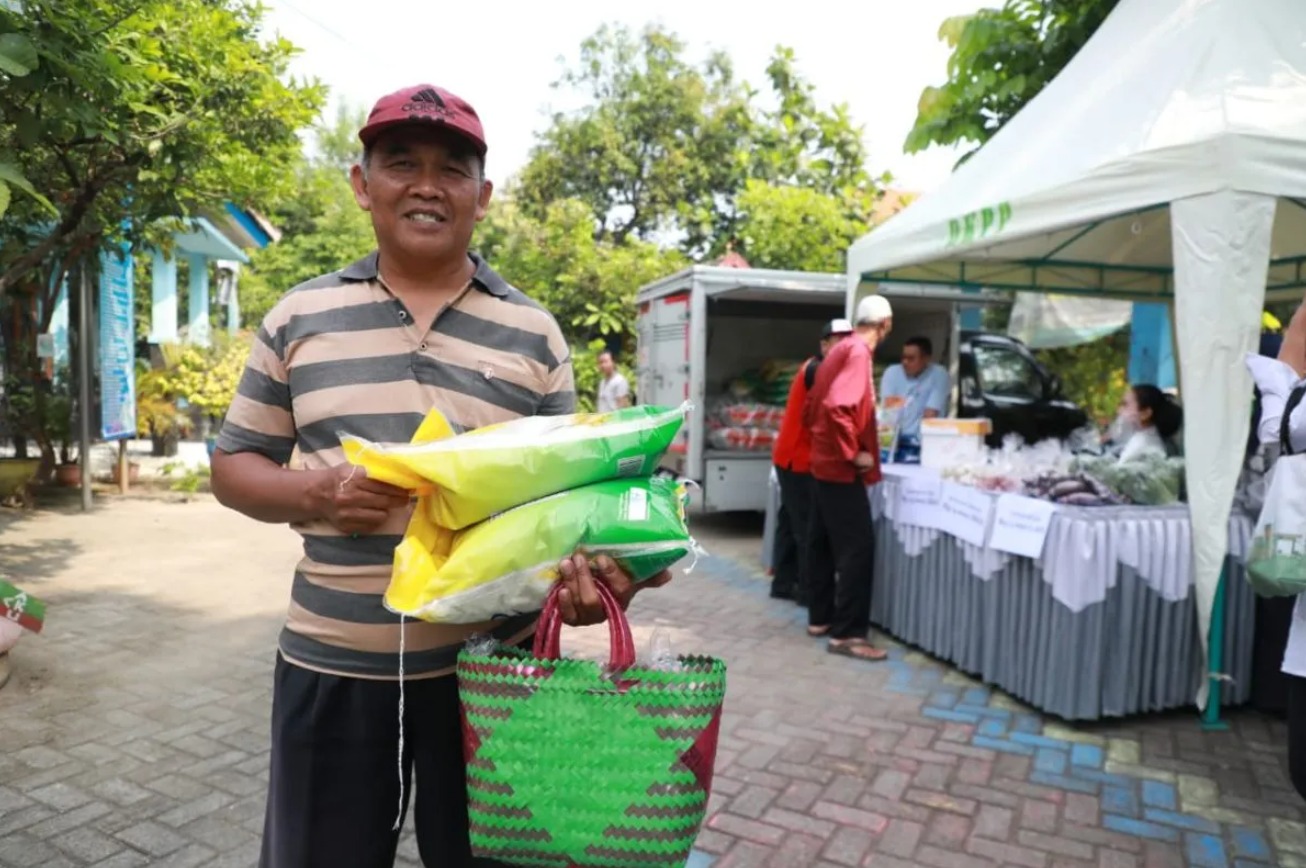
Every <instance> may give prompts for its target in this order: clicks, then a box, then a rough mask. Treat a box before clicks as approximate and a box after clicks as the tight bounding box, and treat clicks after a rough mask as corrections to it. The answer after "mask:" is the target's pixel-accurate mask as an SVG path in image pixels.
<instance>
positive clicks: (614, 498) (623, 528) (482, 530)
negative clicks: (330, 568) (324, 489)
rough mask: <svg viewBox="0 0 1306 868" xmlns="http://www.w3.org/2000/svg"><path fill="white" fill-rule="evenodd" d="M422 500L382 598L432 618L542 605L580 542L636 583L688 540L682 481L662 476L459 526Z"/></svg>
mask: <svg viewBox="0 0 1306 868" xmlns="http://www.w3.org/2000/svg"><path fill="white" fill-rule="evenodd" d="M422 500H423V501H425V500H426V499H425V498H423V499H422ZM423 505H424V504H423V502H419V503H418V507H417V509H416V510H415V511H414V513H413V518H412V521H411V523H410V524H409V526H408V532H407V533H406V534H405V535H404V539H403V541H402V542H401V543H400V544H399V547H398V548H397V549H396V550H395V561H394V573H393V576H392V578H391V580H390V586H389V588H388V589H387V590H386V593H385V604H386V607H387V608H389V609H391V610H392V611H395V612H398V613H401V614H404V615H408V616H410V617H413V618H420V619H422V620H424V621H432V622H435V623H444V624H475V623H480V622H483V621H489V620H492V619H495V618H500V617H510V616H513V615H520V614H525V613H529V612H537V611H539V609H540V607H541V606H542V605H543V604H544V599H545V597H546V596H547V595H548V592H549V587H550V585H552V584H553V583H554V582H555V581H557V579H558V570H557V567H558V563H559V562H560V561H561V560H562V559H563V558H565V557H568V556H570V555H572V554H573V553H575V552H577V551H582V552H585V553H586V554H587V555H590V556H592V557H597V556H599V555H607V556H609V557H611V558H612V559H613V560H615V561H616V562H617V564H618V565H620V566H621V568H622V569H623V570H625V571H626V573H627V574H628V575H629V576H630V577H631V578H632V579H634V580H635V581H636V582H642V581H645V580H646V579H650V578H652V577H653V576H655V575H657V574H658V573H660V572H662V571H663V570H665V569H668V568H669V567H671V565H672V564H674V563H676V562H677V561H679V560H680V559H681V558H683V557H685V556H686V555H687V554H689V553H690V552H691V551H692V550H693V547H694V544H693V542H692V541H691V540H690V537H689V528H688V526H687V525H686V521H685V489H684V487H683V485H681V484H680V483H678V482H676V481H674V480H671V479H666V478H663V477H660V476H659V477H653V478H649V479H615V480H609V481H607V482H599V483H596V484H594V485H587V486H583V487H581V488H577V489H574V490H572V491H565V492H563V493H561V494H556V495H553V496H551V497H546V498H544V499H542V500H537V501H535V502H533V503H528V504H526V505H524V506H519V507H517V508H515V509H510V510H508V511H507V512H504V513H503V514H501V515H498V516H495V517H494V518H492V519H489V520H488V521H483V522H481V523H479V524H475V525H472V526H471V527H468V528H464V529H463V530H457V531H454V530H448V529H446V528H442V527H440V526H439V525H438V524H436V523H435V522H434V521H433V520H432V518H431V516H430V514H429V511H427V510H424V509H423V508H422V507H423Z"/></svg>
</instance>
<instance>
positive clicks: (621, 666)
mask: <svg viewBox="0 0 1306 868" xmlns="http://www.w3.org/2000/svg"><path fill="white" fill-rule="evenodd" d="M594 587H595V588H597V589H598V592H599V601H600V602H601V603H602V604H603V612H604V614H606V615H607V616H608V640H609V643H610V646H609V647H610V650H609V654H608V666H609V668H611V669H613V670H614V671H620V670H625V669H629V668H630V667H631V666H634V665H635V639H634V637H633V636H632V635H631V632H630V621H628V620H626V613H625V612H624V611H622V609H621V604H620V603H618V602H617V598H616V597H614V596H613V595H612V589H611V588H609V587H608V586H607V583H605V582H604V581H603V580H602V579H596V580H595V581H594ZM561 593H562V583H561V582H556V583H555V584H554V585H553V587H552V588H551V589H550V590H549V596H548V598H547V599H546V600H545V601H544V609H543V610H542V611H541V613H540V623H539V626H538V627H536V629H535V656H536V657H537V658H539V659H541V660H557V659H558V658H559V657H561V656H562V609H561V607H560V605H559V603H558V595H559V594H561Z"/></svg>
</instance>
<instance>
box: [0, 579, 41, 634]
mask: <svg viewBox="0 0 1306 868" xmlns="http://www.w3.org/2000/svg"><path fill="white" fill-rule="evenodd" d="M0 618H6V619H8V620H10V621H15V622H17V624H18V626H20V627H22V628H24V629H26V630H31V631H32V632H33V633H40V632H41V627H42V626H44V624H45V603H42V602H41V601H40V600H38V599H37V598H36V597H33V596H32V595H31V594H28V593H27V592H26V591H20V590H19V589H18V588H16V587H14V586H13V585H11V584H9V583H8V582H6V581H4V580H3V579H0Z"/></svg>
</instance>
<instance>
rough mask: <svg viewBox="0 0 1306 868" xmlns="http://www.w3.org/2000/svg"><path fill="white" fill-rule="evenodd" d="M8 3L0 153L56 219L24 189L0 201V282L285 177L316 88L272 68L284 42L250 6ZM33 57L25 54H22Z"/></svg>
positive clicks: (282, 62)
mask: <svg viewBox="0 0 1306 868" xmlns="http://www.w3.org/2000/svg"><path fill="white" fill-rule="evenodd" d="M21 8H22V11H21V13H20V12H17V11H13V10H11V9H9V8H8V7H4V6H0V33H2V34H4V36H3V37H0V39H3V40H4V41H3V42H0V45H3V46H5V48H4V55H5V57H6V58H7V59H8V61H7V64H6V65H5V69H6V70H7V72H6V73H0V83H2V84H3V87H4V92H5V99H4V100H2V101H0V163H7V164H10V165H12V166H17V167H19V168H20V170H21V172H22V174H23V176H24V177H26V179H27V180H28V181H30V182H31V184H32V185H33V186H34V188H35V189H37V190H41V191H45V192H47V193H49V194H50V195H51V197H52V198H54V200H55V205H56V207H57V209H58V217H57V218H56V219H55V220H54V222H53V225H52V224H51V222H50V216H49V214H48V213H46V212H45V211H44V210H43V209H42V207H41V204H40V202H39V201H38V200H36V199H33V198H30V197H29V198H27V199H15V200H13V201H11V203H10V209H9V213H8V215H7V217H8V219H6V221H5V222H4V223H3V224H0V250H3V251H4V253H3V254H2V255H0V295H3V294H4V293H5V292H6V291H8V290H9V289H11V288H12V287H13V286H14V285H16V284H17V283H18V282H19V281H21V280H23V279H25V278H26V277H28V275H29V274H30V273H31V272H32V271H34V270H36V269H39V268H41V267H42V266H44V265H46V264H48V263H49V262H50V261H52V260H55V259H64V260H70V259H73V258H75V257H77V256H79V255H81V254H84V253H86V252H88V251H91V250H95V249H97V248H107V247H108V246H109V245H111V244H113V243H116V242H117V241H118V240H119V239H120V238H123V237H128V238H133V239H141V238H144V237H146V236H147V234H149V233H151V232H156V233H157V232H160V231H161V230H162V229H163V228H166V227H165V226H163V225H161V223H163V222H165V221H170V220H173V219H175V218H178V217H186V216H190V215H192V214H195V213H197V212H199V211H201V210H202V209H204V208H206V207H212V206H218V205H221V203H222V202H223V201H224V200H226V199H232V200H235V201H238V202H245V201H254V200H258V199H260V198H262V197H265V196H267V195H268V194H270V193H274V192H275V191H277V190H279V189H284V188H285V187H286V185H287V184H288V183H289V181H290V179H289V178H287V176H286V173H285V171H284V168H285V166H286V165H287V164H290V163H293V161H294V160H295V159H296V154H297V152H298V150H299V140H298V137H297V135H296V133H297V131H298V130H299V129H300V128H301V127H303V126H305V125H307V124H308V123H310V122H311V121H312V119H313V117H314V116H315V115H316V114H317V111H318V109H319V107H320V105H321V102H322V95H323V92H322V89H321V88H320V87H318V86H316V85H297V84H295V83H292V82H288V81H287V80H286V72H287V68H288V64H289V61H290V58H291V56H292V54H293V49H292V46H291V45H290V44H289V43H288V42H286V41H284V40H275V41H271V42H266V43H265V42H261V41H260V40H259V33H258V27H259V23H260V18H261V15H262V8H261V7H259V6H258V5H257V4H254V3H250V2H246V0H130V2H129V0H82V2H77V3H66V2H60V0H27V2H25V3H24V4H22V7H21ZM18 45H23V46H29V47H30V50H28V51H27V52H26V53H25V54H24V53H23V51H19V52H18V58H19V61H20V65H21V66H22V69H23V70H25V71H26V74H25V75H16V74H15V70H17V67H16V66H15V65H14V62H13V61H14V57H15V51H14V49H13V47H14V46H18ZM33 56H35V58H36V59H37V61H38V62H36V63H27V62H22V61H24V60H29V61H30V60H31V58H32V57H33ZM0 63H4V62H0ZM20 71H21V70H20ZM5 76H7V77H5ZM6 155H7V156H6ZM6 179H7V180H9V182H10V183H13V180H12V178H11V177H9V175H6Z"/></svg>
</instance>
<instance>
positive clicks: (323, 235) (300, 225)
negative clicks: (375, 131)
mask: <svg viewBox="0 0 1306 868" xmlns="http://www.w3.org/2000/svg"><path fill="white" fill-rule="evenodd" d="M365 116H366V114H365V112H364V110H362V109H360V108H357V107H353V106H348V105H345V106H341V107H340V108H339V109H338V110H337V113H336V117H335V120H334V121H333V122H331V123H324V124H320V125H318V126H317V127H316V128H315V130H314V138H313V146H312V148H311V149H310V150H311V156H306V157H304V158H303V159H302V160H301V161H300V163H299V165H298V166H297V167H296V168H295V169H294V170H293V171H290V172H288V174H289V175H290V176H291V177H292V178H293V179H294V184H293V187H292V189H291V190H290V191H289V192H287V193H285V194H284V195H282V196H279V197H278V198H277V199H276V200H274V201H272V202H271V203H269V205H268V209H267V212H266V213H267V216H268V219H269V220H270V221H271V222H272V224H273V225H275V226H276V227H277V228H278V229H279V230H280V231H281V240H280V241H278V242H277V243H276V244H271V245H269V246H267V247H265V248H264V249H262V250H258V251H255V252H254V253H253V255H252V256H251V257H250V260H251V262H250V269H249V270H248V271H247V272H246V273H245V274H244V275H242V277H241V284H240V298H241V318H242V320H243V321H244V323H245V324H246V325H248V326H256V325H257V324H258V323H259V322H260V321H261V320H262V319H263V316H264V315H265V314H266V313H267V312H268V311H269V310H271V309H272V306H273V305H275V304H276V303H277V300H278V299H279V298H280V297H281V296H282V295H284V294H285V293H286V292H288V291H289V290H290V289H291V288H292V287H294V286H296V285H298V284H300V283H303V282H304V281H306V280H311V279H312V278H314V277H317V276H319V275H322V274H326V273H328V272H331V271H334V270H336V269H337V268H342V267H343V266H345V265H347V264H348V263H350V262H353V261H354V260H356V259H359V258H361V257H363V256H365V255H367V253H368V252H369V251H371V250H372V248H373V247H375V246H376V241H375V237H374V236H373V234H372V223H371V220H370V219H369V218H368V215H367V212H366V211H364V210H362V209H361V208H359V207H358V203H357V202H355V201H354V192H353V189H352V188H351V187H350V186H349V167H350V166H352V165H353V164H354V163H355V162H357V161H358V156H359V151H360V149H361V145H360V144H359V142H358V130H359V128H360V127H361V126H362V125H363V120H364V118H365Z"/></svg>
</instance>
